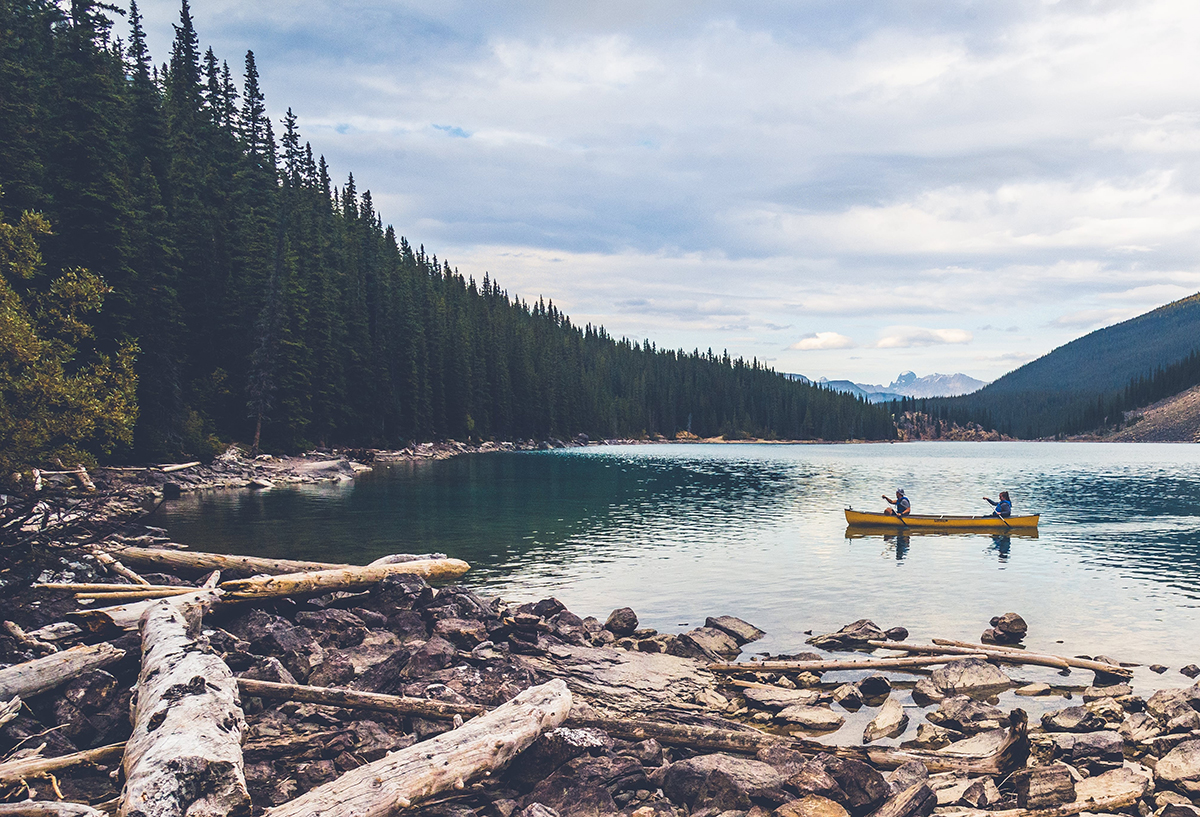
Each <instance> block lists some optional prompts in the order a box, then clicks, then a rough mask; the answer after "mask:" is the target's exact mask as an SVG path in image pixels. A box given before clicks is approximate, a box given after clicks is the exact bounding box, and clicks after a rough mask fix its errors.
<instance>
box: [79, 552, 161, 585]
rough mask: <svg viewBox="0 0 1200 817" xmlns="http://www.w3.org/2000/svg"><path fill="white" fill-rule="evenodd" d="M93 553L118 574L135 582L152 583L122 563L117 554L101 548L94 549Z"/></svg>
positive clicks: (97, 559)
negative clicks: (106, 551)
mask: <svg viewBox="0 0 1200 817" xmlns="http://www.w3.org/2000/svg"><path fill="white" fill-rule="evenodd" d="M92 555H93V556H95V557H96V561H97V562H99V563H100V564H102V565H104V567H105V568H106V569H108V570H111V571H112V572H113V573H115V574H116V575H118V576H123V577H125V578H126V579H129V581H131V582H133V583H134V584H142V585H147V584H150V582H148V581H146V580H145V579H143V578H142V577H141V576H139V575H138V574H137V573H135V572H133V571H132V570H130V569H129V568H127V567H126V566H125V565H123V564H121V562H120V561H119V560H117V558H116V557H115V556H113V555H111V554H109V553H105V552H104V551H103V550H100V549H98V548H93V549H92Z"/></svg>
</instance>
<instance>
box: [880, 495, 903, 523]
mask: <svg viewBox="0 0 1200 817" xmlns="http://www.w3.org/2000/svg"><path fill="white" fill-rule="evenodd" d="M883 498H884V499H886V500H887V501H888V503H889V504H892V505H898V504H899V503H898V502H892V500H891V499H890V498H889V497H888V495H887V494H884V495H883ZM895 516H896V518H897V519H899V520H900V524H901V525H903V526H904V527H906V528H907V527H908V523H907V522H905V521H904V517H903V516H901V515H900V511H896V514H895Z"/></svg>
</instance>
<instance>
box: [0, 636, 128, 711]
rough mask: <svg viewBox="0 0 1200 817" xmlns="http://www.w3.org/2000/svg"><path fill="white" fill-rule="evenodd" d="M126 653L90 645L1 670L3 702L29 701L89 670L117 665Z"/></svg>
mask: <svg viewBox="0 0 1200 817" xmlns="http://www.w3.org/2000/svg"><path fill="white" fill-rule="evenodd" d="M124 657H125V651H124V650H119V649H117V648H116V647H114V646H113V645H112V644H91V645H87V646H79V647H72V648H71V649H69V650H63V651H62V652H55V653H51V654H50V655H46V656H43V657H42V658H35V659H34V660H32V661H26V662H25V663H23V664H14V665H13V666H11V667H5V668H4V669H0V699H2V700H8V699H10V698H12V697H13V696H14V695H19V696H21V697H22V698H30V697H32V696H34V695H37V694H38V693H40V692H45V691H46V690H48V689H54V688H55V687H56V686H58V685H59V684H61V683H63V682H65V681H69V680H71V679H72V678H74V677H75V676H77V675H79V674H81V673H84V672H87V671H88V670H93V669H100V668H101V667H107V666H109V665H110V664H115V663H117V662H118V661H120V660H121V659H122V658H124Z"/></svg>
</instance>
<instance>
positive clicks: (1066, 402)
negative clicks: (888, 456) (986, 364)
mask: <svg viewBox="0 0 1200 817" xmlns="http://www.w3.org/2000/svg"><path fill="white" fill-rule="evenodd" d="M1198 383H1200V295H1192V296H1190V297H1187V298H1182V299H1180V300H1178V301H1173V302H1171V303H1169V304H1165V305H1163V306H1160V307H1158V308H1157V309H1153V310H1151V311H1149V312H1146V313H1145V314H1142V315H1138V316H1137V317H1135V318H1130V319H1129V320H1127V321H1122V322H1121V323H1118V324H1114V325H1113V326H1106V327H1104V328H1103V329H1097V330H1096V331H1094V332H1090V333H1088V334H1086V335H1084V336H1083V337H1081V338H1076V339H1075V340H1073V341H1071V342H1070V343H1066V344H1063V345H1062V346H1060V347H1058V348H1057V349H1055V350H1053V351H1051V352H1049V353H1048V354H1046V355H1043V356H1042V357H1040V358H1038V359H1037V360H1034V361H1032V362H1030V363H1027V364H1025V365H1024V366H1021V367H1020V368H1018V369H1015V370H1014V371H1011V372H1009V373H1008V374H1006V375H1004V376H1003V377H1001V378H1000V379H998V380H996V381H994V382H992V383H990V384H988V385H987V386H985V387H984V388H982V389H980V390H979V391H977V392H975V393H974V394H969V395H966V396H964V397H947V398H937V399H930V400H904V401H897V402H896V403H894V404H891V405H890V407H889V408H890V410H891V411H892V413H894V414H900V413H902V412H904V411H922V412H925V413H928V414H929V415H931V416H932V417H935V418H937V419H941V420H945V421H947V422H955V423H958V424H960V425H965V424H966V423H968V422H972V423H978V424H980V425H982V426H983V427H984V428H988V429H996V430H997V431H999V432H1001V433H1003V434H1007V435H1009V436H1012V437H1020V438H1026V439H1036V438H1046V437H1064V436H1069V435H1074V434H1083V433H1089V432H1094V431H1104V430H1111V429H1116V428H1120V427H1121V425H1122V423H1123V421H1124V415H1123V413H1124V412H1126V411H1131V410H1133V409H1137V408H1142V407H1144V406H1147V405H1149V404H1150V403H1153V402H1155V401H1158V400H1161V399H1163V398H1164V397H1170V396H1171V395H1174V394H1178V393H1179V392H1182V391H1185V390H1187V389H1189V388H1191V387H1192V386H1195V385H1196V384H1198Z"/></svg>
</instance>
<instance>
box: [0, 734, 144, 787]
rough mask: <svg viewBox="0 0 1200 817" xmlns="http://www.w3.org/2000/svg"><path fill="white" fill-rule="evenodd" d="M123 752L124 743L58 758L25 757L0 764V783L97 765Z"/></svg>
mask: <svg viewBox="0 0 1200 817" xmlns="http://www.w3.org/2000/svg"><path fill="white" fill-rule="evenodd" d="M124 751H125V744H124V743H114V744H112V745H110V746H101V747H99V748H97V749H85V750H84V751H82V752H73V753H71V754H69V755H59V756H58V757H25V758H21V759H19V760H10V761H8V762H6V763H0V783H19V782H20V781H22V780H24V779H26V778H28V777H37V776H38V775H43V774H49V773H51V772H56V771H58V770H59V769H69V768H71V767H72V766H82V765H84V764H88V763H99V762H100V761H102V760H108V759H110V758H117V757H120V756H121V753H122V752H124Z"/></svg>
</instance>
